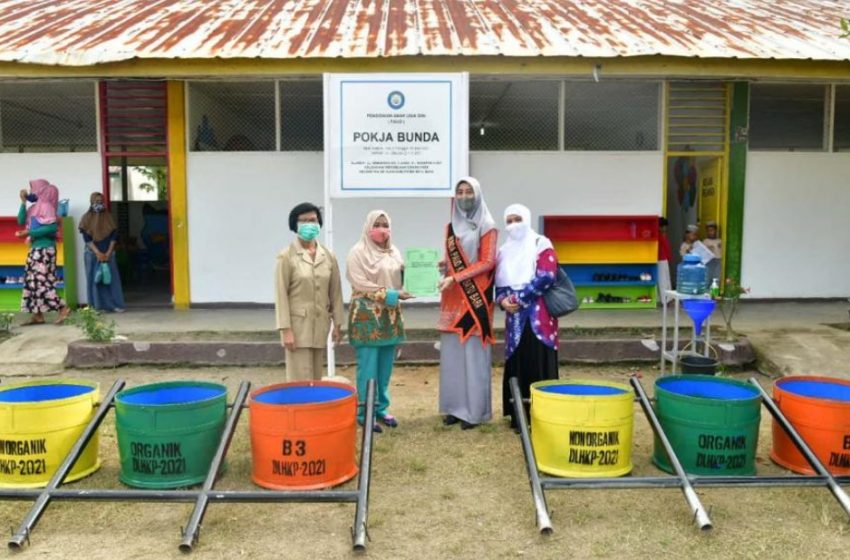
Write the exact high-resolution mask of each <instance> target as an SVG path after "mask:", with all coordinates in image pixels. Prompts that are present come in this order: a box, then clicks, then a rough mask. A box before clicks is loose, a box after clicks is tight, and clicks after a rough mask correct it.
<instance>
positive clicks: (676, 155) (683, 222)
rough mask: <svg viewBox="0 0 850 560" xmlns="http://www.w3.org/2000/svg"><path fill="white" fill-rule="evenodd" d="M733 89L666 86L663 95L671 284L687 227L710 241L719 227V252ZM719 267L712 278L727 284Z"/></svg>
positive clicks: (713, 85)
mask: <svg viewBox="0 0 850 560" xmlns="http://www.w3.org/2000/svg"><path fill="white" fill-rule="evenodd" d="M730 92H731V90H730V88H729V85H728V84H725V83H720V82H668V83H667V84H666V90H665V113H664V118H665V133H666V143H665V160H664V162H665V170H664V183H665V185H664V188H665V191H664V193H665V194H664V215H665V217H666V218H667V221H668V227H667V237H668V239H669V240H670V250H671V253H672V255H673V259H672V261H671V262H670V266H671V271H670V272H671V278H672V279H673V281H674V283H675V278H676V274H675V272H676V266H677V265H678V263H679V262H680V261H681V256H680V247H681V245H682V242H683V241H684V237H685V231H686V229H687V227H688V225H696V226H697V227H698V228H699V232H698V236H699V238H700V239H701V240H702V239H705V238H706V224H708V223H709V222H714V223H716V224H717V229H718V237H719V238H720V239H721V247H722V246H723V245H722V239H723V233H724V225H725V224H724V222H725V219H726V180H727V179H726V178H727V172H728V170H727V162H728V160H729V156H728V153H729V109H730ZM723 260H724V259H723V258H721V259H720V262H718V263H714V264H713V265H712V267H714V268H715V270H713V272H711V273H710V275H711V276H710V277H711V278H714V277H717V278H718V280H720V279H722V278H723V275H722V274H723V273H722V266H723V264H722V263H723Z"/></svg>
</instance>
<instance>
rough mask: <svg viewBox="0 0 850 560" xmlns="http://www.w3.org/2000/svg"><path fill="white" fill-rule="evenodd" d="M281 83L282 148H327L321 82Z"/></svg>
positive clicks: (316, 149) (294, 149) (311, 149)
mask: <svg viewBox="0 0 850 560" xmlns="http://www.w3.org/2000/svg"><path fill="white" fill-rule="evenodd" d="M279 85H280V149H281V150H283V151H285V152H286V151H293V152H298V151H316V152H321V151H322V150H323V149H324V147H325V144H324V138H325V134H324V132H325V131H324V127H325V123H324V121H323V114H324V97H323V85H322V82H321V81H319V80H310V81H282V82H279Z"/></svg>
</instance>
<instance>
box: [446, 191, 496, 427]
mask: <svg viewBox="0 0 850 560" xmlns="http://www.w3.org/2000/svg"><path fill="white" fill-rule="evenodd" d="M497 238H498V230H497V229H496V224H495V222H494V221H493V217H492V216H491V215H490V211H489V210H488V209H487V205H486V204H485V202H484V198H483V197H482V195H481V186H480V185H479V183H478V181H477V180H476V179H475V178H473V177H464V178H463V179H461V180H460V181H458V183H457V185H456V187H455V198H454V199H453V200H452V216H451V223H449V224H448V225H447V226H446V234H445V251H446V253H445V255H446V256H445V261H444V262H443V263H441V272H442V273H443V274H444V277H443V279H442V281H441V282H440V292H441V296H440V319H439V321H438V324H437V328H438V329H439V330H440V332H441V336H440V413H441V414H444V415H445V417H444V419H443V423H444V424H446V425H447V426H450V425H452V424H456V423H460V425H461V428H462V429H464V430H468V429H470V428H474V427H475V426H477V425H478V424H482V423H485V422H488V421H489V420H490V418H491V417H492V405H491V379H490V378H491V372H492V344H493V274H494V271H495V267H496V251H497V249H498V239H497Z"/></svg>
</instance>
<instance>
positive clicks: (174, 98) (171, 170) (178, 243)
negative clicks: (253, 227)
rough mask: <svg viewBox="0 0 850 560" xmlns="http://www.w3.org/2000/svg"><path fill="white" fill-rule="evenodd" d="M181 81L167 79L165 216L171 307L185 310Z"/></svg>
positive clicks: (186, 254)
mask: <svg viewBox="0 0 850 560" xmlns="http://www.w3.org/2000/svg"><path fill="white" fill-rule="evenodd" d="M184 91H185V85H184V83H183V82H182V81H174V80H170V81H169V82H168V206H169V210H168V218H169V220H170V221H171V286H172V289H173V291H174V308H175V309H188V308H189V303H190V301H191V298H190V294H189V221H188V200H187V191H186V104H185V100H184V99H185V98H184Z"/></svg>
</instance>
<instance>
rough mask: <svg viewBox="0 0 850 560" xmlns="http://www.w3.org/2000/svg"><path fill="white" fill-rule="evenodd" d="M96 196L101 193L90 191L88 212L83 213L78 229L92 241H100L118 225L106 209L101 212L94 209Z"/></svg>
mask: <svg viewBox="0 0 850 560" xmlns="http://www.w3.org/2000/svg"><path fill="white" fill-rule="evenodd" d="M98 196H103V195H101V194H100V193H99V192H93V193H91V196H90V197H89V204H90V206H89V209H88V212H86V213H85V214H83V217H82V219H81V220H80V231H82V232H83V233H85V234H86V235H90V236H91V238H92V239H93V240H94V241H102V240H104V239H106V238H107V237H109V236H110V235H111V234H112V232H113V231H115V230H116V229H118V226H117V225H116V224H115V219H114V218H113V217H112V214H111V213H109V212H108V211H107V210H106V209H103V210H102V211H101V212H95V211H94V208H93V206H94V201H95V198H97V197H98Z"/></svg>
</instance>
